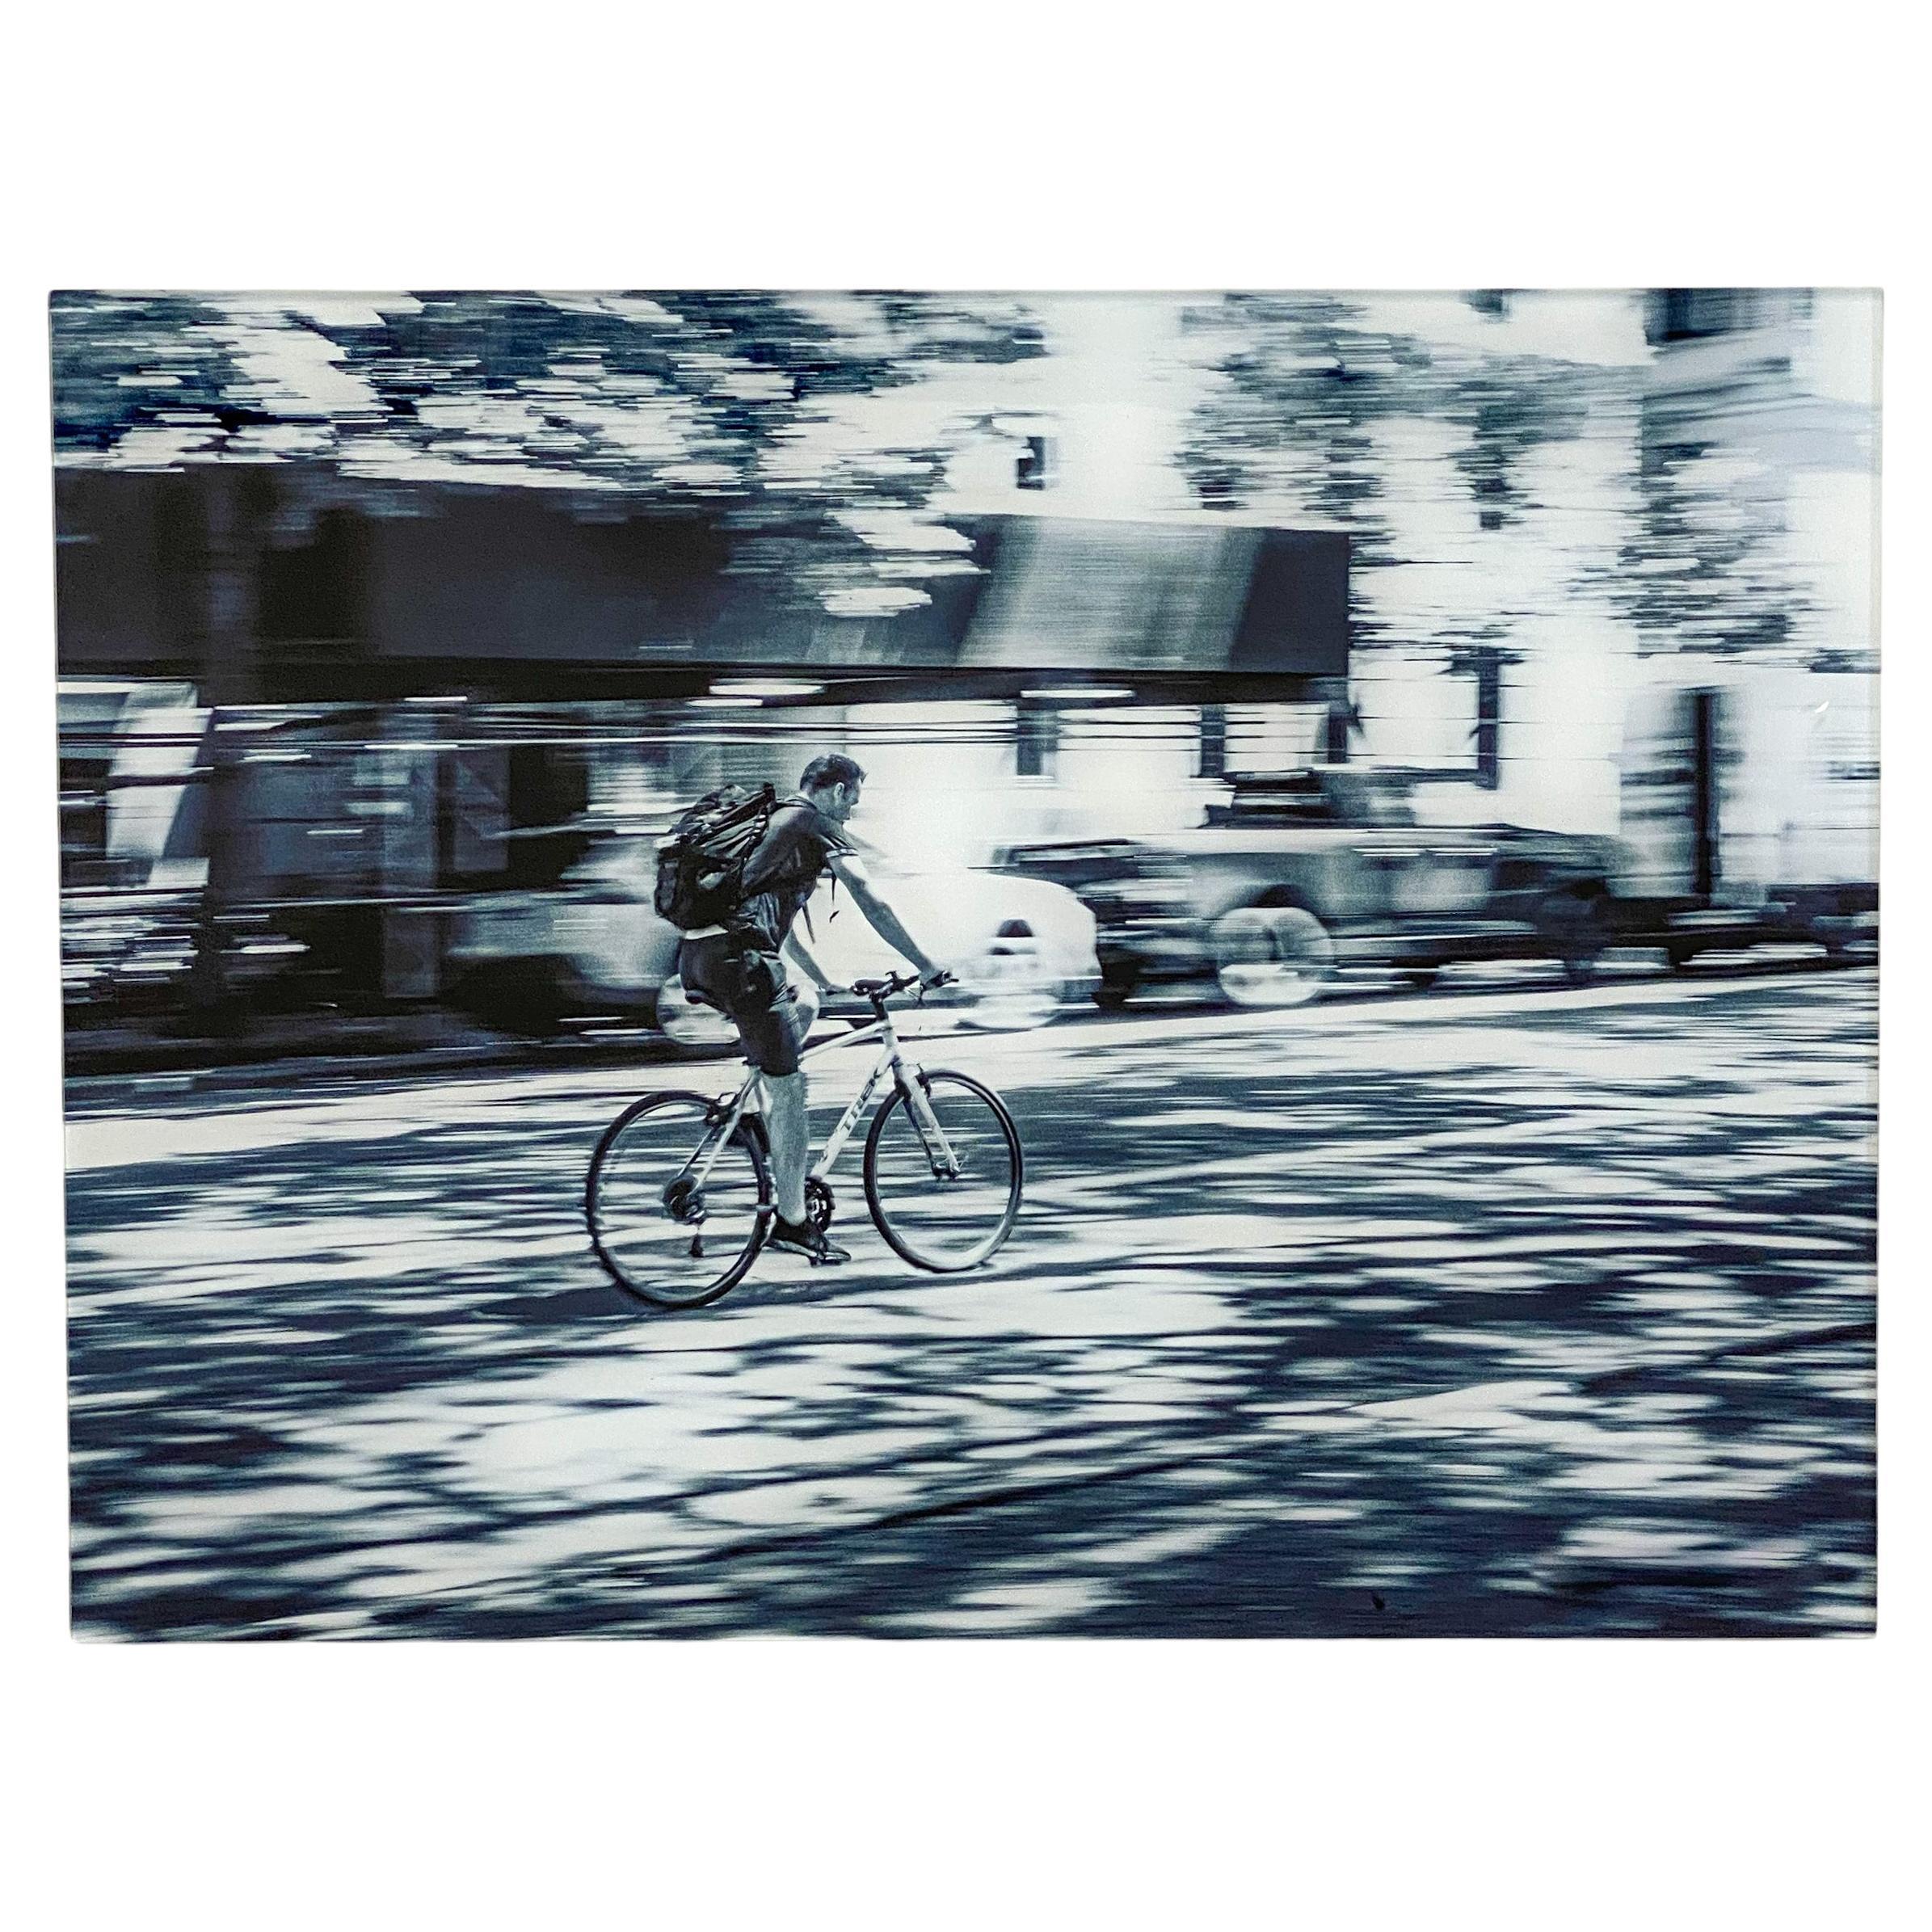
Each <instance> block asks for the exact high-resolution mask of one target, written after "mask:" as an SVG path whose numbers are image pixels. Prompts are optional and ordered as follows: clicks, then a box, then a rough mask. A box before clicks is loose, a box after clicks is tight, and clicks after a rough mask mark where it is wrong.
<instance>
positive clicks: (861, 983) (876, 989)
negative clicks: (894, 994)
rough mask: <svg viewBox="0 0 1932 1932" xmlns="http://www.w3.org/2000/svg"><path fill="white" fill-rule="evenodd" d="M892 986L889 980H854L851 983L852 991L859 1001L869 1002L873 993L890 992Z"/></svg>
mask: <svg viewBox="0 0 1932 1932" xmlns="http://www.w3.org/2000/svg"><path fill="white" fill-rule="evenodd" d="M892 985H893V982H892V981H891V980H890V979H855V980H853V981H852V991H854V992H855V993H857V995H859V997H860V998H861V1000H869V999H870V998H871V997H872V995H873V994H874V993H885V992H890V991H891V990H892Z"/></svg>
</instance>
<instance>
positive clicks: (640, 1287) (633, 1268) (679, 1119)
mask: <svg viewBox="0 0 1932 1932" xmlns="http://www.w3.org/2000/svg"><path fill="white" fill-rule="evenodd" d="M725 1119H726V1109H723V1108H722V1107H720V1106H719V1105H718V1102H717V1101H711V1100H707V1099H705V1096H703V1095H702V1094H699V1093H654V1094H651V1095H650V1096H648V1097H647V1098H646V1099H643V1100H641V1101H636V1102H634V1103H633V1105H630V1106H629V1107H626V1108H625V1110H624V1111H623V1112H622V1113H620V1114H619V1115H618V1116H617V1118H616V1119H615V1120H614V1121H612V1122H611V1124H610V1126H608V1127H607V1128H606V1129H605V1130H604V1138H603V1139H601V1140H600V1141H599V1142H598V1143H597V1151H596V1153H594V1154H593V1155H591V1171H590V1174H589V1176H588V1177H587V1179H586V1181H585V1182H584V1189H583V1213H584V1219H585V1220H586V1222H587V1223H588V1224H589V1227H590V1231H591V1247H592V1248H594V1249H595V1250H596V1256H597V1259H598V1260H599V1261H601V1262H602V1263H603V1264H604V1272H605V1273H607V1274H608V1275H609V1277H611V1279H612V1281H613V1282H616V1283H617V1286H619V1287H620V1288H621V1289H622V1290H624V1292H625V1294H628V1295H630V1296H632V1297H633V1299H636V1300H638V1301H641V1302H647V1303H650V1306H651V1307H654V1308H701V1307H705V1305H706V1304H707V1303H710V1302H714V1301H716V1300H717V1299H718V1298H719V1297H720V1296H721V1295H723V1294H729V1293H730V1291H731V1290H732V1289H733V1288H734V1287H736V1286H737V1285H738V1284H739V1282H741V1281H743V1278H744V1274H745V1270H746V1269H748V1268H749V1267H750V1266H751V1262H752V1259H753V1257H754V1256H756V1254H757V1252H758V1249H759V1245H760V1242H761V1241H762V1240H763V1239H764V1232H765V1227H766V1223H767V1221H768V1218H769V1215H770V1211H771V1205H772V1179H771V1172H770V1169H769V1168H768V1164H767V1163H766V1160H765V1155H764V1147H762V1146H761V1145H760V1142H759V1139H758V1137H757V1134H756V1132H755V1131H754V1130H753V1129H752V1128H751V1126H749V1125H748V1124H747V1122H744V1121H743V1120H742V1119H741V1120H740V1121H739V1124H738V1126H736V1127H735V1128H734V1130H732V1134H731V1138H730V1140H729V1141H728V1142H726V1143H725V1145H724V1146H723V1147H717V1140H718V1133H719V1130H721V1129H722V1127H723V1126H724V1123H725ZM714 1147H717V1155H716V1158H715V1159H714V1160H712V1162H711V1165H710V1167H709V1170H708V1171H707V1172H705V1176H704V1179H703V1182H702V1184H701V1185H699V1183H698V1181H697V1170H698V1169H699V1168H701V1167H702V1166H703V1165H704V1163H705V1158H706V1156H707V1155H710V1154H711V1152H712V1151H713V1148H714Z"/></svg>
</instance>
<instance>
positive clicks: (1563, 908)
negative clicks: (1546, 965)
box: [1536, 892, 1610, 986]
mask: <svg viewBox="0 0 1932 1932" xmlns="http://www.w3.org/2000/svg"><path fill="white" fill-rule="evenodd" d="M1536 930H1537V933H1538V937H1539V938H1540V939H1541V941H1542V942H1543V950H1544V951H1545V952H1546V953H1549V954H1551V956H1552V957H1553V958H1555V961H1556V962H1557V964H1558V965H1559V966H1561V967H1562V968H1563V975H1564V979H1567V980H1568V981H1569V983H1571V985H1572V986H1584V985H1587V984H1588V983H1589V981H1591V980H1592V979H1595V977H1596V976H1597V962H1598V960H1599V959H1601V958H1602V955H1603V949H1604V947H1605V946H1606V945H1607V944H1608V943H1609V939H1610V936H1609V933H1608V932H1606V929H1605V927H1604V922H1603V914H1602V907H1600V906H1599V905H1598V903H1597V901H1596V900H1595V899H1589V898H1585V896H1583V895H1582V894H1580V893H1574V892H1558V893H1553V894H1551V896H1550V897H1549V898H1548V899H1545V900H1544V901H1543V903H1542V904H1541V905H1540V906H1538V907H1537V909H1536Z"/></svg>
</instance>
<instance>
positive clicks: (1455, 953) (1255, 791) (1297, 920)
mask: <svg viewBox="0 0 1932 1932" xmlns="http://www.w3.org/2000/svg"><path fill="white" fill-rule="evenodd" d="M1411 792H1412V781H1411V780H1410V779H1409V778H1408V776H1407V775H1405V774H1401V773H1396V772H1386V771H1384V772H1378V771H1374V770H1365V769H1362V768H1357V767H1349V766H1333V767H1313V768H1307V769H1305V770H1302V771H1297V772H1279V773H1274V774H1271V775H1269V776H1266V777H1260V776H1256V777H1248V778H1244V779H1242V780H1240V781H1237V782H1236V783H1235V787H1234V790H1233V794H1232V796H1231V798H1230V800H1229V801H1228V802H1227V803H1226V804H1224V805H1221V806H1211V807H1210V809H1209V810H1208V814H1207V822H1206V824H1204V825H1202V826H1200V827H1197V828H1195V829H1194V830H1193V831H1177V832H1170V833H1166V834H1164V835H1162V836H1160V837H1158V838H1148V839H1132V840H1128V839H1112V840H1082V841H1063V842H1054V843H1046V844H1030V845H1025V846H1018V847H1015V848H1011V849H1010V850H1008V852H1005V853H1004V855H1003V863H1004V865H1006V866H1007V867H1008V868H1009V869H1012V870H1013V871H1014V872H1016V873H1019V874H1020V875H1021V876H1024V877H1028V878H1047V879H1050V880H1052V881H1054V882H1055V883H1058V884H1060V885H1063V886H1067V888H1068V889H1070V890H1074V891H1076V892H1078V893H1079V894H1080V896H1081V898H1082V899H1084V901H1085V902H1086V903H1087V905H1088V907H1089V908H1090V909H1091V910H1092V912H1093V913H1094V915H1095V917H1096V921H1097V922H1098V925H1099V928H1100V932H1099V941H1098V950H1099V955H1100V966H1101V984H1100V987H1099V989H1098V992H1097V997H1098V998H1099V999H1100V1000H1101V1004H1109V1005H1117V1004H1122V1003H1124V1002H1125V1001H1126V1000H1128V999H1130V998H1131V997H1132V996H1133V995H1134V992H1135V991H1137V990H1139V988H1140V987H1143V986H1146V985H1148V984H1151V983H1156V982H1160V981H1164V980H1166V981H1173V980H1186V979H1198V978H1212V979H1214V980H1215V981H1216V982H1217V983H1218V984H1219V987H1220V989H1221V991H1222V992H1223V994H1224V995H1226V996H1227V998H1228V999H1229V1000H1233V1001H1234V1002H1235V1003H1236V1004H1240V1005H1247V1006H1286V1005H1295V1004H1299V1003H1301V1002H1302V1001H1303V1000H1311V999H1313V998H1315V996H1316V995H1318V994H1319V993H1320V991H1321V990H1322V988H1323V987H1324V985H1325V984H1326V983H1328V980H1329V979H1330V978H1331V977H1332V975H1333V974H1334V973H1335V971H1336V970H1337V968H1338V967H1339V966H1345V965H1367V966H1378V967H1383V968H1393V969H1394V970H1397V971H1399V972H1400V973H1402V974H1404V976H1405V977H1406V978H1408V979H1409V980H1410V981H1411V982H1412V983H1414V984H1416V985H1426V984H1428V983H1429V982H1430V981H1431V980H1433V979H1434V978H1435V976H1436V974H1437V973H1438V972H1439V971H1440V970H1442V967H1443V966H1445V965H1446V964H1448V963H1449V962H1451V961H1454V960H1462V959H1488V958H1523V957H1533V958H1534V957H1542V958H1551V959H1555V960H1556V961H1558V962H1559V963H1560V964H1561V966H1563V968H1564V971H1565V972H1566V973H1567V974H1569V975H1570V976H1571V977H1572V978H1574V979H1582V978H1586V977H1588V976H1589V973H1590V972H1591V971H1592V970H1593V968H1594V966H1595V963H1596V961H1597V956H1598V954H1599V953H1601V952H1602V950H1603V949H1604V947H1605V946H1606V945H1607V944H1608V943H1609V942H1610V937H1611V932H1612V928H1611V924H1610V920H1609V917H1608V915H1607V902H1606V890H1607V889H1606V880H1607V879H1608V878H1609V877H1610V871H1611V869H1612V868H1613V865H1614V842H1613V841H1610V840H1602V839H1590V838H1585V837H1581V836H1571V835H1568V834H1561V833H1553V832H1539V831H1526V830H1523V829H1522V828H1520V827H1514V826H1508V825H1485V826H1424V825H1421V824H1420V823H1418V822H1417V819H1416V813H1415V810H1414V807H1413V802H1412V796H1411Z"/></svg>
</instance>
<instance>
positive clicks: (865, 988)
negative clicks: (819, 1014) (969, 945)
mask: <svg viewBox="0 0 1932 1932" xmlns="http://www.w3.org/2000/svg"><path fill="white" fill-rule="evenodd" d="M958 983H959V980H958V974H954V973H949V972H944V971H941V972H938V973H935V974H933V975H932V978H931V979H921V978H920V975H919V974H917V973H890V974H887V975H886V978H884V979H855V980H854V981H853V982H852V985H851V986H850V987H848V989H847V990H848V991H850V992H851V993H852V995H853V997H854V998H856V999H860V1000H877V1001H879V1002H880V1003H883V1002H885V1001H886V1000H890V999H892V998H894V996H895V995H898V994H900V993H903V992H906V991H908V990H909V989H910V988H911V987H915V986H916V987H922V988H923V989H924V990H927V991H930V990H932V989H933V988H936V987H942V986H957V985H958Z"/></svg>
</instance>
